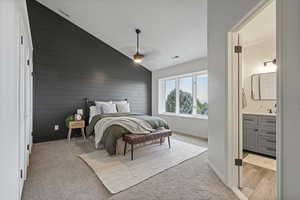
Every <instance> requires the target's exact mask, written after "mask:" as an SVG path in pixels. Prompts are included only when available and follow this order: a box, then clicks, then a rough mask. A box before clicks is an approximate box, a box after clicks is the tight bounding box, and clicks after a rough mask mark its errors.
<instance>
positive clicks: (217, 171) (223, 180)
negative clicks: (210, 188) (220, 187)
mask: <svg viewBox="0 0 300 200" xmlns="http://www.w3.org/2000/svg"><path fill="white" fill-rule="evenodd" d="M207 162H208V165H209V166H210V167H211V168H212V169H213V170H214V172H215V173H216V174H217V176H218V177H219V179H220V180H221V181H222V182H223V183H224V184H225V185H226V186H228V185H227V183H226V181H225V177H224V176H223V175H222V174H221V173H220V172H219V170H217V168H216V167H215V166H214V165H213V164H212V163H211V162H210V161H209V160H207Z"/></svg>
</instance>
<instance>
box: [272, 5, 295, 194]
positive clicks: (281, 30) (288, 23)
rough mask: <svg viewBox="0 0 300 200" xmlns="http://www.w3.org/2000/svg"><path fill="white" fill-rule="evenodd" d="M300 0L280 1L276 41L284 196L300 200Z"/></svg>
mask: <svg viewBox="0 0 300 200" xmlns="http://www.w3.org/2000/svg"><path fill="white" fill-rule="evenodd" d="M299 8H300V1H298V0H277V12H278V15H279V16H278V15H277V16H278V17H277V19H278V21H277V28H278V29H277V33H278V37H277V44H278V45H279V46H278V47H279V48H278V51H277V55H279V74H280V79H281V81H282V82H281V83H282V84H281V85H279V86H280V94H279V96H280V97H281V102H280V105H279V111H280V112H279V120H280V122H281V127H278V129H277V130H278V131H281V132H282V135H281V140H282V147H281V152H280V153H281V154H282V155H281V158H282V160H281V166H282V167H281V171H280V173H281V174H280V177H279V179H281V182H282V188H281V189H282V190H281V197H280V198H279V199H300V190H299V180H300V173H299V169H300V160H299V146H300V131H299V130H300V78H299V77H300V66H299V65H300V64H299V63H300V62H299V52H300V23H299V19H300V11H299Z"/></svg>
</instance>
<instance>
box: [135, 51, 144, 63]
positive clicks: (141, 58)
mask: <svg viewBox="0 0 300 200" xmlns="http://www.w3.org/2000/svg"><path fill="white" fill-rule="evenodd" d="M143 57H144V56H143V55H141V54H139V53H137V54H135V55H134V56H133V61H134V62H135V63H141V62H142V61H143Z"/></svg>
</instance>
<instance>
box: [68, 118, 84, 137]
mask: <svg viewBox="0 0 300 200" xmlns="http://www.w3.org/2000/svg"><path fill="white" fill-rule="evenodd" d="M75 128H80V129H81V135H82V136H83V139H84V140H85V133H84V128H85V121H84V120H76V121H70V122H69V132H68V140H69V142H70V140H71V134H72V129H75Z"/></svg>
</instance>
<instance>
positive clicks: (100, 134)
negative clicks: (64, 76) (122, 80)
mask: <svg viewBox="0 0 300 200" xmlns="http://www.w3.org/2000/svg"><path fill="white" fill-rule="evenodd" d="M97 102H107V101H95V100H89V99H88V98H85V121H86V124H87V127H86V134H87V136H88V137H92V138H93V140H94V142H95V147H96V148H104V149H105V150H106V151H107V152H108V153H109V154H110V155H114V154H122V153H123V149H124V144H125V143H124V142H123V140H122V136H123V135H125V134H128V133H135V134H137V133H138V134H147V133H151V132H153V131H156V130H162V129H169V126H168V124H167V122H166V121H165V120H163V119H161V118H160V117H156V116H150V115H146V114H141V113H134V112H114V113H96V114H95V113H93V114H92V111H91V108H92V107H95V106H96V103H97ZM109 102H127V103H128V100H127V99H121V100H111V101H109ZM128 105H129V103H128ZM93 112H94V111H93ZM153 142H158V143H159V142H160V141H159V140H158V141H152V142H151V143H153ZM141 145H146V144H141ZM129 150H130V149H128V151H129Z"/></svg>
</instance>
